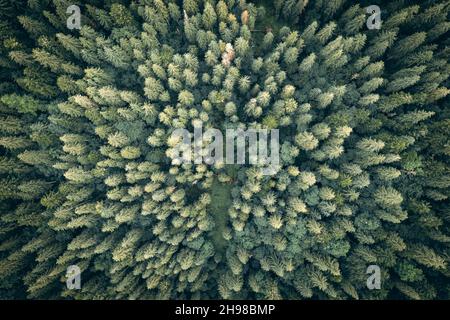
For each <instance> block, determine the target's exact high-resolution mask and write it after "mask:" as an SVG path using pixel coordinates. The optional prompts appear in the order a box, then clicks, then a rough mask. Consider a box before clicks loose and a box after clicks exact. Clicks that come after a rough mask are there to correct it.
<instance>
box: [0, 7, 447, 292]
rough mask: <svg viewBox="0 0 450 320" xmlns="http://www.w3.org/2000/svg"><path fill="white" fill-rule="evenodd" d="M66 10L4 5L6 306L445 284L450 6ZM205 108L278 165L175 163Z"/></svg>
mask: <svg viewBox="0 0 450 320" xmlns="http://www.w3.org/2000/svg"><path fill="white" fill-rule="evenodd" d="M71 5H76V4H75V3H72V2H71V1H68V0H28V1H26V0H0V298H1V299H25V298H28V299H449V298H450V266H449V264H450V206H449V199H448V197H449V196H450V167H449V155H450V144H449V141H450V140H449V138H450V107H449V98H448V95H449V92H450V91H449V89H448V84H449V79H448V78H449V74H450V65H449V56H450V50H449V44H450V43H449V37H448V35H449V29H450V21H449V11H450V1H448V0H444V1H432V0H426V1H419V0H396V1H349V0H316V1H313V0H311V1H308V0H286V1H283V0H275V1H265V0H264V1H262V0H248V1H247V0H184V1H181V0H140V1H127V0H105V1H101V0H86V1H83V2H82V3H78V4H77V5H78V6H79V8H80V12H81V20H80V28H68V24H67V23H68V19H69V18H70V16H71V13H68V12H67V9H68V8H69V7H70V6H71ZM370 5H378V6H379V7H380V9H381V23H380V25H379V28H372V27H370V28H369V26H368V21H369V20H370V17H371V14H370V12H369V13H368V12H367V11H366V8H367V7H368V6H370ZM198 123H201V124H202V126H203V127H204V128H214V129H218V130H220V131H221V132H226V130H227V129H242V130H248V129H254V130H260V129H262V130H272V129H277V130H279V147H280V150H279V151H280V152H279V153H280V155H279V157H280V164H279V165H280V166H279V170H278V171H277V172H276V174H274V175H264V174H262V173H261V171H260V170H259V169H260V168H259V167H258V166H255V165H250V164H245V165H241V164H225V165H224V164H214V165H209V164H206V163H173V162H172V161H171V158H170V154H171V152H172V149H173V147H174V144H175V142H176V141H174V139H171V134H172V133H173V132H174V131H175V130H177V129H186V130H188V131H193V128H194V127H195V126H196V124H198ZM73 265H76V266H78V267H79V268H80V270H81V287H80V289H79V290H71V289H70V288H68V287H67V286H66V279H67V275H66V271H67V270H68V268H69V267H70V266H73ZM371 265H376V266H378V267H379V268H380V270H381V287H380V289H375V290H371V289H370V288H368V287H367V278H368V277H369V275H368V274H367V273H366V270H367V268H368V267H369V266H371Z"/></svg>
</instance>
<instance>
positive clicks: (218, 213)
mask: <svg viewBox="0 0 450 320" xmlns="http://www.w3.org/2000/svg"><path fill="white" fill-rule="evenodd" d="M225 170H226V171H227V175H229V176H231V177H232V179H233V181H234V179H235V178H236V174H237V168H236V167H235V166H234V165H227V167H226V169H225ZM233 181H231V182H228V183H223V182H220V181H219V180H218V179H217V178H215V179H214V181H213V183H212V185H211V192H210V195H211V203H210V205H209V208H210V211H211V214H212V216H213V219H214V223H215V226H214V229H213V230H212V231H211V239H212V241H213V243H214V247H215V249H216V252H218V253H220V254H221V255H222V254H225V249H226V246H227V240H226V239H224V237H223V232H224V230H225V228H226V226H227V223H228V208H229V207H230V206H231V205H232V203H233V198H232V196H231V189H232V188H233Z"/></svg>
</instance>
